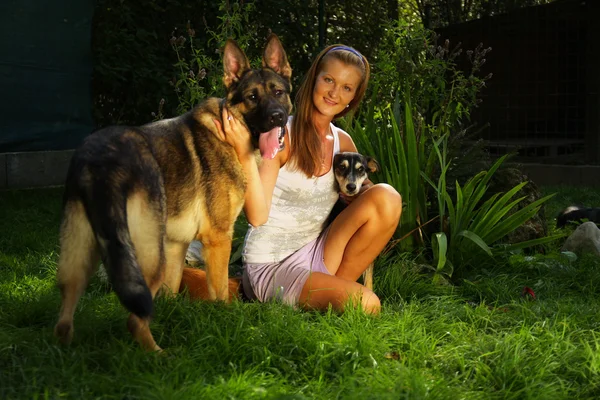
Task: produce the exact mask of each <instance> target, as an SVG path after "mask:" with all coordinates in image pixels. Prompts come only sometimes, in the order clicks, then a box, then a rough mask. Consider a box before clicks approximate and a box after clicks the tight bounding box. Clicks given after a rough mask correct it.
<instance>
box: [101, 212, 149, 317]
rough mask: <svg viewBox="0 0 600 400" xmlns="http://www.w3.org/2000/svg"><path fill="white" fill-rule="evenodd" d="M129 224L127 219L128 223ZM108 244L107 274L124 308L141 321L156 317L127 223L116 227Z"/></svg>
mask: <svg viewBox="0 0 600 400" xmlns="http://www.w3.org/2000/svg"><path fill="white" fill-rule="evenodd" d="M125 221H126V219H125ZM112 223H113V224H114V225H115V226H114V227H113V230H112V232H110V234H109V237H110V238H109V239H108V243H107V244H106V258H107V259H106V260H105V261H104V264H105V265H106V267H107V268H106V269H107V274H108V277H109V280H110V282H111V284H112V287H113V290H114V291H115V293H116V294H117V296H118V297H119V300H120V301H121V304H123V306H124V307H125V308H127V309H128V310H129V311H131V312H132V313H134V314H135V315H137V316H138V317H140V318H147V317H150V316H151V315H152V313H153V302H152V294H151V293H150V289H149V288H148V285H147V284H146V281H145V279H144V276H143V275H142V271H141V269H140V266H139V264H138V261H137V259H136V256H135V249H134V247H133V243H132V241H131V236H130V235H129V229H128V227H127V224H126V222H125V223H121V221H119V222H117V223H115V221H112Z"/></svg>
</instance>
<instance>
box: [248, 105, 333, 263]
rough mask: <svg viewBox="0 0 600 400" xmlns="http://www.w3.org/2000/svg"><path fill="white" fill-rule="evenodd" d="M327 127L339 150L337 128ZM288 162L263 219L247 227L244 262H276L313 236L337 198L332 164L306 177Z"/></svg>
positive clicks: (316, 235)
mask: <svg viewBox="0 0 600 400" xmlns="http://www.w3.org/2000/svg"><path fill="white" fill-rule="evenodd" d="M291 121H292V117H290V118H289V119H288V122H287V131H288V135H289V139H290V141H291V140H292V133H291V132H292V131H291ZM331 131H332V132H333V155H335V154H337V153H339V151H340V140H339V135H338V128H337V127H335V126H334V125H333V124H331ZM333 155H332V157H333ZM289 164H290V163H289V162H288V163H286V164H285V165H284V166H283V167H282V168H281V169H280V170H279V176H278V177H277V181H276V182H275V189H274V190H273V199H272V201H271V210H270V212H269V219H268V220H267V223H266V224H264V225H261V226H258V227H256V228H255V227H253V226H252V225H249V227H248V231H247V233H246V238H245V243H244V250H243V252H242V259H243V261H244V262H245V263H251V264H255V263H256V264H262V263H276V262H280V261H282V260H283V259H284V258H286V257H287V256H289V255H290V254H292V253H294V252H295V251H296V250H298V249H300V248H301V247H303V246H304V245H306V244H307V243H309V242H311V241H312V240H314V239H316V238H317V237H318V236H319V234H320V233H321V231H322V230H323V225H324V223H325V221H326V220H327V217H328V216H329V213H330V212H331V209H332V208H333V206H334V204H335V202H336V201H337V199H338V192H337V188H336V185H335V177H334V174H333V167H332V168H330V169H329V171H328V172H327V173H326V174H325V175H323V176H320V177H315V176H313V177H312V178H307V177H306V175H305V174H304V173H303V172H301V171H299V170H298V171H292V170H291V169H290V168H288V165H289ZM332 164H333V158H332Z"/></svg>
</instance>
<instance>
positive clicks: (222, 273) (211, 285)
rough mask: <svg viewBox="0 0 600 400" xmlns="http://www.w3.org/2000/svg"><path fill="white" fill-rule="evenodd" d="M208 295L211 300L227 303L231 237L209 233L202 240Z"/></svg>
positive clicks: (224, 234) (225, 234)
mask: <svg viewBox="0 0 600 400" xmlns="http://www.w3.org/2000/svg"><path fill="white" fill-rule="evenodd" d="M202 245H203V249H202V251H203V255H204V262H205V263H206V277H207V284H208V294H209V298H210V299H211V300H223V301H229V285H228V279H229V256H230V254H231V235H230V234H228V233H218V232H215V233H211V234H210V236H209V235H205V236H204V237H203V238H202Z"/></svg>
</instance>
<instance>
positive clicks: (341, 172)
mask: <svg viewBox="0 0 600 400" xmlns="http://www.w3.org/2000/svg"><path fill="white" fill-rule="evenodd" d="M377 171H379V163H378V162H377V161H376V160H375V159H374V158H372V157H369V156H363V155H362V154H359V153H353V152H348V151H347V152H343V153H338V154H336V155H335V156H334V157H333V172H334V174H335V179H336V181H337V183H338V185H339V189H340V192H342V193H343V194H345V195H346V196H354V195H356V194H358V192H359V191H360V188H361V186H362V183H363V182H364V181H365V179H367V178H368V173H369V172H371V173H373V172H377Z"/></svg>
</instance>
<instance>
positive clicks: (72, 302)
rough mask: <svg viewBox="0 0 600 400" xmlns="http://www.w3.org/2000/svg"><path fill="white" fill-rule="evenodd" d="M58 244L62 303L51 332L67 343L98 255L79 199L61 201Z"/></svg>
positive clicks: (71, 336) (58, 274)
mask: <svg viewBox="0 0 600 400" xmlns="http://www.w3.org/2000/svg"><path fill="white" fill-rule="evenodd" d="M60 247H61V250H60V258H59V262H58V271H57V281H58V286H59V288H60V292H61V297H62V305H61V309H60V315H59V318H58V322H57V324H56V326H55V328H54V334H55V335H56V336H57V337H58V339H59V340H60V341H61V342H62V343H64V344H69V343H70V342H71V340H72V339H73V315H74V314H75V308H76V306H77V302H78V301H79V298H80V297H81V295H82V294H83V291H84V290H85V288H86V286H87V284H88V281H89V278H90V276H91V275H92V274H93V273H94V271H95V269H96V267H97V266H98V262H99V259H100V256H99V252H98V247H97V242H96V239H95V237H94V232H93V231H92V227H91V225H90V223H89V221H88V218H87V215H86V213H85V210H84V207H83V204H82V203H81V201H79V200H74V201H70V202H67V204H66V205H65V209H64V218H63V222H62V224H61V229H60Z"/></svg>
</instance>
